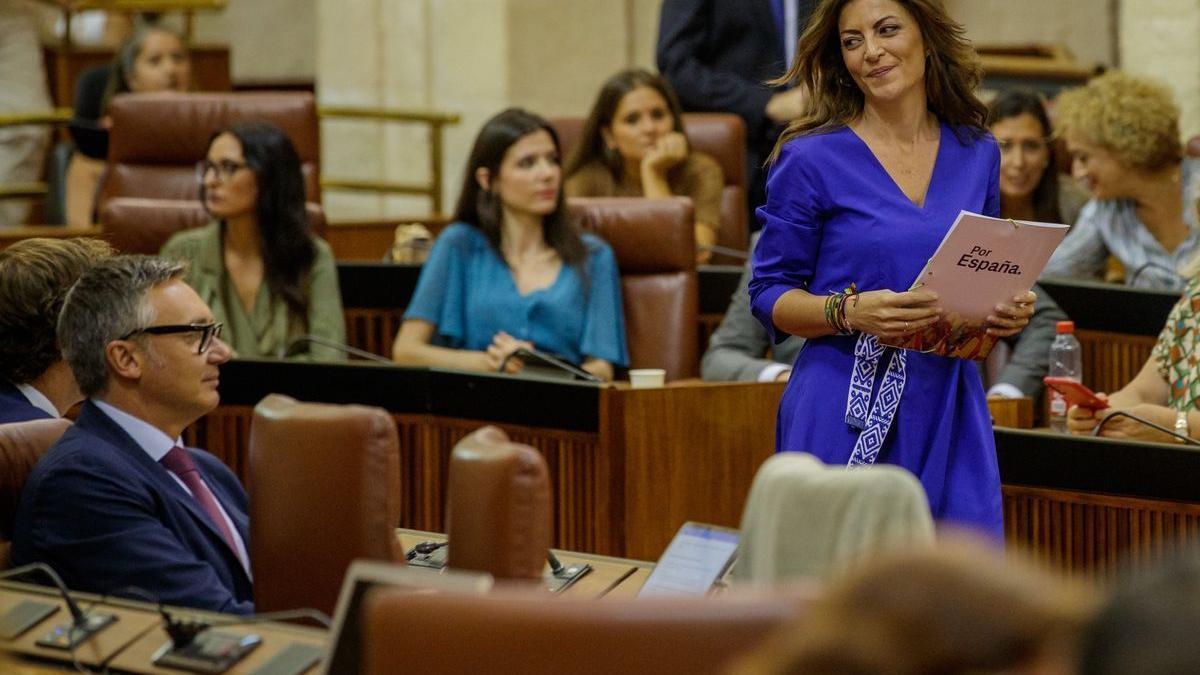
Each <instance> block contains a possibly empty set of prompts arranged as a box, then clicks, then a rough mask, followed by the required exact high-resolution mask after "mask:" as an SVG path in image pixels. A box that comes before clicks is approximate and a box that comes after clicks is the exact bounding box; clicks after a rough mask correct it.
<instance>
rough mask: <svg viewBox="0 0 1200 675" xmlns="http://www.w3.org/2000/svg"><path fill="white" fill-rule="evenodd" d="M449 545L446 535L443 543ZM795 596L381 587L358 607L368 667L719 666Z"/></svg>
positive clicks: (433, 673) (790, 607)
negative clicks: (670, 596) (620, 595)
mask: <svg viewBox="0 0 1200 675" xmlns="http://www.w3.org/2000/svg"><path fill="white" fill-rule="evenodd" d="M451 550H453V544H452V545H451ZM798 613H799V605H798V604H796V603H795V602H794V601H788V600H786V599H782V598H778V597H771V598H760V597H755V598H753V599H737V600H735V599H732V598H689V599H674V600H649V599H642V600H632V599H612V600H609V599H605V600H603V601H601V602H597V601H596V600H594V599H574V598H556V599H554V600H553V601H549V602H548V601H547V600H546V599H545V598H544V597H538V596H536V595H534V594H524V595H521V596H516V595H513V594H511V593H500V594H492V595H489V596H486V597H479V596H468V595H461V594H448V593H446V594H440V595H428V594H414V593H411V592H406V591H404V590H394V589H385V588H380V589H377V590H372V591H371V592H370V593H369V595H368V596H367V600H366V603H365V610H364V612H363V630H364V634H365V639H364V641H363V662H364V663H365V665H366V668H365V672H366V673H368V675H383V674H384V673H396V672H402V671H403V670H404V669H406V668H411V667H412V664H414V663H419V664H421V665H420V670H421V672H422V673H423V674H424V675H442V674H446V675H449V674H450V673H494V674H495V675H507V674H510V673H511V674H513V675H559V674H561V673H572V675H593V674H595V675H600V674H602V673H603V674H605V675H607V674H608V673H660V674H664V675H674V674H676V673H678V674H685V673H686V674H687V675H702V674H704V673H723V672H725V667H726V666H727V665H728V663H729V661H730V659H731V658H733V657H736V656H738V655H740V654H742V653H744V652H746V651H748V650H750V649H753V648H754V647H755V646H757V645H758V644H759V643H760V642H761V641H762V639H763V638H764V637H766V635H767V634H768V633H769V632H770V631H771V630H773V629H775V628H776V627H778V626H780V625H782V624H783V623H784V622H786V621H787V620H789V619H791V618H793V617H795V616H797V615H798Z"/></svg>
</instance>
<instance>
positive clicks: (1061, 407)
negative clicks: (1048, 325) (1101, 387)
mask: <svg viewBox="0 0 1200 675" xmlns="http://www.w3.org/2000/svg"><path fill="white" fill-rule="evenodd" d="M1055 332H1056V333H1057V335H1055V337H1054V343H1053V344H1051V345H1050V372H1049V374H1050V375H1053V376H1055V377H1068V378H1070V379H1072V380H1075V381H1076V382H1082V381H1083V357H1082V355H1081V354H1080V350H1079V340H1076V339H1075V322H1074V321H1059V322H1058V323H1057V324H1056V325H1055ZM1046 393H1047V394H1049V396H1050V428H1051V429H1053V430H1055V431H1058V432H1063V433H1065V432H1066V430H1067V408H1068V407H1069V406H1068V404H1067V400H1066V399H1064V398H1063V396H1062V394H1060V393H1058V392H1057V391H1054V390H1053V389H1049V388H1047V390H1046Z"/></svg>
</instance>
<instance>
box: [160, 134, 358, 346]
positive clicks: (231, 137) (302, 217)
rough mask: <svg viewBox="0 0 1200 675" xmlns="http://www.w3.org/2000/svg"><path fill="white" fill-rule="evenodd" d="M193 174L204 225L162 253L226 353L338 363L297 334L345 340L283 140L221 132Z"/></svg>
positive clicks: (332, 278) (333, 271) (334, 290)
mask: <svg viewBox="0 0 1200 675" xmlns="http://www.w3.org/2000/svg"><path fill="white" fill-rule="evenodd" d="M196 173H197V176H198V178H199V180H200V183H201V190H200V193H201V198H202V199H203V201H204V208H205V209H206V210H207V211H208V213H209V215H211V216H212V218H213V220H212V222H210V223H209V224H208V225H206V226H204V227H201V228H197V229H195V230H189V231H187V232H181V233H179V234H177V235H175V236H174V237H172V238H171V239H170V241H168V242H167V243H166V245H164V246H163V248H162V255H164V256H167V257H172V258H178V259H183V260H187V261H188V262H189V263H190V264H191V267H190V269H189V270H188V277H187V281H188V283H189V284H190V285H191V286H192V287H193V288H195V289H196V292H197V293H199V295H200V297H201V298H202V299H203V300H204V301H205V302H206V303H208V306H209V307H211V308H212V311H213V316H214V317H215V318H216V321H217V323H219V324H223V325H224V326H225V328H226V341H227V342H229V344H230V345H231V346H232V347H233V349H234V351H235V353H236V354H237V355H238V356H243V357H283V356H285V355H299V356H300V357H301V358H310V359H315V360H324V359H341V358H343V355H342V353H341V352H340V351H338V350H336V349H333V348H330V347H326V346H323V345H320V344H314V343H313V342H312V341H310V340H309V339H307V337H306V336H315V337H316V338H317V339H318V341H320V339H324V340H325V341H332V342H337V343H341V342H345V340H346V335H345V324H344V320H343V318H342V301H341V293H340V292H339V290H338V283H337V268H336V267H335V265H334V262H333V253H332V252H331V251H330V249H329V246H328V244H326V243H325V242H324V241H322V240H321V239H319V238H318V237H317V236H316V235H314V234H313V232H312V229H311V228H310V226H309V223H308V218H307V216H306V214H305V210H304V194H305V193H304V179H303V176H302V174H301V171H300V160H299V158H298V157H297V155H296V151H295V149H294V148H293V146H292V143H291V141H289V140H288V137H287V135H285V134H284V133H283V132H282V131H281V130H279V129H278V128H277V127H275V126H272V125H270V124H265V123H258V122H252V123H241V124H235V125H232V126H229V127H226V128H225V129H222V130H220V131H218V132H217V133H215V134H213V136H212V138H211V140H210V141H209V144H208V153H207V156H206V158H205V159H204V161H202V162H200V163H199V164H198V165H197V167H196ZM289 347H292V349H291V350H289Z"/></svg>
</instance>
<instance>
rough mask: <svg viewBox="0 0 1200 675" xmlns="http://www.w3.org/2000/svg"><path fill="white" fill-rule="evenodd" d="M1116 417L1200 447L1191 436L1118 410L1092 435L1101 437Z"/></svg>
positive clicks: (1107, 416)
mask: <svg viewBox="0 0 1200 675" xmlns="http://www.w3.org/2000/svg"><path fill="white" fill-rule="evenodd" d="M1114 417H1128V418H1129V419H1131V420H1133V421H1134V422H1138V423H1139V424H1144V425H1146V426H1148V427H1150V428H1152V429H1157V430H1158V431H1161V432H1163V433H1164V434H1167V435H1168V436H1170V437H1172V438H1174V439H1176V440H1179V441H1183V442H1184V443H1185V444H1187V445H1200V441H1198V440H1196V439H1194V438H1192V437H1190V436H1184V435H1183V434H1180V433H1176V432H1175V431H1174V430H1172V429H1168V428H1166V427H1164V426H1161V425H1159V424H1155V423H1154V422H1151V421H1150V420H1147V419H1143V418H1141V417H1138V416H1137V415H1134V414H1132V413H1128V412H1125V411H1124V410H1118V411H1116V412H1114V413H1111V414H1109V415H1106V416H1105V418H1104V419H1102V420H1100V423H1099V424H1097V425H1096V428H1094V429H1092V435H1093V436H1099V435H1100V431H1101V430H1102V429H1104V425H1105V424H1108V421H1109V420H1111V419H1113V418H1114Z"/></svg>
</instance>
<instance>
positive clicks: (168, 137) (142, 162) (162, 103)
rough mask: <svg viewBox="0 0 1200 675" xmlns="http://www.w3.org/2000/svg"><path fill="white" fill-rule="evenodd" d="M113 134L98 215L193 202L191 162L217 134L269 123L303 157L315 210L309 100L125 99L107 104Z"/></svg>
mask: <svg viewBox="0 0 1200 675" xmlns="http://www.w3.org/2000/svg"><path fill="white" fill-rule="evenodd" d="M109 115H111V117H112V131H111V132H110V133H109V140H108V173H107V175H106V176H105V179H104V185H103V187H102V189H101V192H100V198H99V204H100V209H98V210H100V211H103V207H104V204H105V203H106V202H107V201H108V200H109V199H112V198H114V197H142V198H147V199H181V200H194V199H197V198H198V197H199V194H200V191H199V189H200V183H199V181H198V180H197V178H196V163H197V162H199V161H201V160H203V159H204V157H205V153H206V152H207V150H208V139H209V137H210V136H211V135H212V134H213V132H215V131H216V130H217V129H219V128H221V127H223V126H226V125H228V124H231V123H234V122H245V121H265V122H270V123H272V124H274V125H276V126H278V127H279V128H281V129H282V130H283V131H284V133H286V134H287V135H288V138H290V139H291V141H292V145H294V146H295V147H296V154H298V155H299V156H300V163H301V168H302V170H303V172H304V183H305V190H306V193H307V198H308V201H310V202H317V203H320V201H321V190H320V185H319V183H318V180H319V177H320V166H319V164H320V142H319V137H318V123H317V109H316V105H315V103H314V101H313V96H312V94H308V93H264V92H248V93H203V94H173V93H167V94H122V95H120V96H116V97H114V98H113V100H112V102H111V103H110V104H109Z"/></svg>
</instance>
